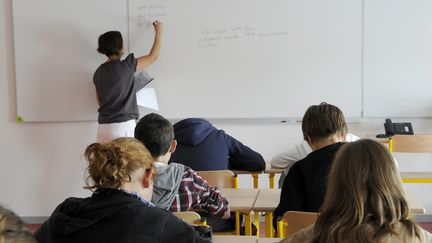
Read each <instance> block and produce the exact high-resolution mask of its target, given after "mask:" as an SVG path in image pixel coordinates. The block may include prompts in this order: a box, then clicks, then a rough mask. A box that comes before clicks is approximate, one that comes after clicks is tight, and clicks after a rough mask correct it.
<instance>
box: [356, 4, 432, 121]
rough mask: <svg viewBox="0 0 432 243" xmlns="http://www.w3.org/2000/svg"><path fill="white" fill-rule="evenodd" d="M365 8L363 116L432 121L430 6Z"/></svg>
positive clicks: (397, 5) (407, 5)
mask: <svg viewBox="0 0 432 243" xmlns="http://www.w3.org/2000/svg"><path fill="white" fill-rule="evenodd" d="M364 7H365V9H364V13H365V17H364V89H365V92H364V112H365V114H364V115H365V116H366V117H431V116H432V95H431V90H432V68H431V67H432V15H431V12H432V1H430V0H365V5H364Z"/></svg>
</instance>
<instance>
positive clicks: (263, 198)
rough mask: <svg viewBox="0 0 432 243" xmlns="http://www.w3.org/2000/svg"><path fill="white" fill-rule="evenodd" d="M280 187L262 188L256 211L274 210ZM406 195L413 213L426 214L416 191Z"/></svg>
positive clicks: (254, 208)
mask: <svg viewBox="0 0 432 243" xmlns="http://www.w3.org/2000/svg"><path fill="white" fill-rule="evenodd" d="M280 192H281V190H280V189H260V192H259V194H258V197H257V199H256V201H255V204H254V207H253V210H254V211H256V212H272V211H273V210H274V209H275V208H276V207H277V205H278V204H279V200H280ZM405 196H406V198H407V200H408V206H409V209H410V211H411V213H413V214H425V213H426V209H425V207H424V206H423V204H422V203H421V202H420V201H419V200H418V198H417V196H416V195H415V193H414V192H412V191H409V190H406V191H405Z"/></svg>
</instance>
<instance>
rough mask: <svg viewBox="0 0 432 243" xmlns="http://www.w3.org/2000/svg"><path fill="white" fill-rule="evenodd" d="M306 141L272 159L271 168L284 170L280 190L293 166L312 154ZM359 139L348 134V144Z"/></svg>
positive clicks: (280, 179)
mask: <svg viewBox="0 0 432 243" xmlns="http://www.w3.org/2000/svg"><path fill="white" fill-rule="evenodd" d="M306 139H307V138H304V140H303V141H302V142H301V143H299V144H297V145H296V146H295V147H292V148H290V149H288V150H286V151H284V152H282V153H280V154H278V155H276V156H275V157H273V158H272V159H271V161H270V165H271V167H273V168H283V169H284V170H283V172H282V174H281V176H280V178H279V188H281V187H282V184H283V181H284V179H285V177H286V175H287V174H288V171H289V169H290V168H291V166H292V165H293V164H294V163H295V162H297V161H299V160H302V159H304V158H305V157H306V156H307V155H308V154H310V153H311V152H312V148H311V146H310V145H309V143H308V142H307V141H306ZM359 139H360V138H359V137H357V136H356V135H354V134H351V133H348V134H347V136H346V138H345V140H346V141H347V142H353V141H357V140H359Z"/></svg>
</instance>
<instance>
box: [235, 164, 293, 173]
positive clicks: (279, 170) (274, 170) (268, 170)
mask: <svg viewBox="0 0 432 243" xmlns="http://www.w3.org/2000/svg"><path fill="white" fill-rule="evenodd" d="M283 170H284V168H272V167H271V166H270V164H266V168H265V169H264V171H247V170H231V171H232V172H234V173H235V174H238V175H244V174H246V175H251V174H262V173H266V174H270V173H274V174H280V173H282V171H283Z"/></svg>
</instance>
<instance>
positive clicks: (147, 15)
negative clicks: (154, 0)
mask: <svg viewBox="0 0 432 243" xmlns="http://www.w3.org/2000/svg"><path fill="white" fill-rule="evenodd" d="M166 11H167V7H166V6H165V5H162V4H147V5H142V6H139V7H138V16H137V19H138V21H137V27H138V28H149V27H151V26H152V24H153V22H154V21H155V20H157V19H160V18H162V17H165V16H166V15H167V14H166Z"/></svg>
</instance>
